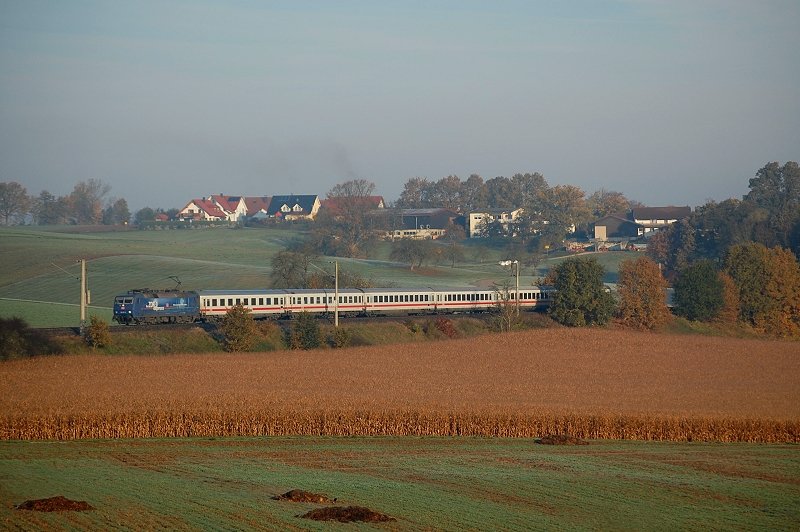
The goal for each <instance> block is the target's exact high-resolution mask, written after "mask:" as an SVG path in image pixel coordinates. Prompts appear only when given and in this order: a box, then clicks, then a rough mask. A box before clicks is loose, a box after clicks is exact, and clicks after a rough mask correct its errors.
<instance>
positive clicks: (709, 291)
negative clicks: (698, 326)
mask: <svg viewBox="0 0 800 532" xmlns="http://www.w3.org/2000/svg"><path fill="white" fill-rule="evenodd" d="M724 288H725V287H724V285H723V281H722V279H721V278H720V276H719V274H718V273H717V269H716V267H715V266H714V264H713V263H712V262H711V261H709V260H701V261H699V262H696V263H694V264H693V265H691V266H689V267H688V268H686V269H685V270H683V271H682V272H681V273H680V275H679V276H678V279H677V280H676V281H675V295H674V297H673V300H674V302H675V314H677V315H678V316H683V317H684V318H686V319H687V320H693V321H711V320H712V319H714V318H715V317H716V316H717V315H718V314H719V311H720V310H721V309H722V306H723V304H724V297H723V296H724Z"/></svg>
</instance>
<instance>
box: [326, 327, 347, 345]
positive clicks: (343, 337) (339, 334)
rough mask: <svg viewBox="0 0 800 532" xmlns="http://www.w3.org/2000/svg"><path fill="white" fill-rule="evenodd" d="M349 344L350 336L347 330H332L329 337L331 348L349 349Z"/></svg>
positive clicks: (339, 328) (338, 328)
mask: <svg viewBox="0 0 800 532" xmlns="http://www.w3.org/2000/svg"><path fill="white" fill-rule="evenodd" d="M350 342H352V335H351V334H350V331H349V330H348V329H345V328H343V327H337V328H335V329H334V330H333V334H332V335H331V345H332V346H333V347H335V348H336V349H343V348H345V347H350Z"/></svg>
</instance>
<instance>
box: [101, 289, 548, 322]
mask: <svg viewBox="0 0 800 532" xmlns="http://www.w3.org/2000/svg"><path fill="white" fill-rule="evenodd" d="M553 292H554V290H553V289H552V287H544V286H541V287H537V286H531V287H525V288H520V289H519V302H518V304H519V307H520V309H534V310H541V309H545V308H547V307H548V306H549V305H550V302H551V300H552V295H553ZM338 297H339V300H338V305H337V303H336V301H335V299H336V294H335V292H334V290H333V289H329V288H319V289H270V290H267V289H256V290H200V291H197V292H195V291H181V290H148V289H143V290H131V291H129V292H127V293H125V294H121V295H118V296H117V297H116V298H115V299H114V317H113V319H114V321H116V322H118V323H121V324H126V325H134V324H144V323H148V324H155V323H192V322H195V321H203V320H206V321H211V320H214V319H219V318H222V317H223V316H225V314H226V313H227V312H228V311H229V310H230V309H231V308H232V307H234V306H236V305H242V306H243V307H245V308H247V309H248V310H249V311H250V313H251V315H252V316H253V318H255V319H267V318H273V319H275V318H285V317H291V315H292V314H295V313H300V312H309V313H312V314H318V315H333V314H334V313H335V312H338V313H339V314H340V315H342V316H389V315H419V314H455V313H478V312H489V311H493V310H496V309H497V308H498V307H499V306H500V305H502V304H503V303H504V297H503V296H502V295H501V293H500V292H498V291H494V290H490V289H482V288H454V289H436V290H434V289H431V288H410V289H400V288H364V289H354V288H345V289H340V290H339V293H338ZM505 299H507V301H505V303H507V304H512V305H516V304H517V300H516V291H515V290H513V289H512V290H510V291H509V294H508V298H505Z"/></svg>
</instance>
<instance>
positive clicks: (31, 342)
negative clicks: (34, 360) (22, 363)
mask: <svg viewBox="0 0 800 532" xmlns="http://www.w3.org/2000/svg"><path fill="white" fill-rule="evenodd" d="M59 351H60V348H59V346H58V345H56V344H54V343H53V342H52V341H51V340H50V339H49V338H47V337H46V336H44V335H42V334H41V333H39V332H38V331H36V330H34V329H31V328H30V327H28V324H27V322H25V320H23V319H22V318H16V317H14V318H0V360H10V359H13V358H21V357H26V356H33V355H48V354H51V353H56V352H59Z"/></svg>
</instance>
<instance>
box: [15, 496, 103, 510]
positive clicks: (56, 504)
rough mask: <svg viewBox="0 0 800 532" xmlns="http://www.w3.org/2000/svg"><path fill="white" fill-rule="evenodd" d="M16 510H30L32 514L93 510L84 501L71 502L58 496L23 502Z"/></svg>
mask: <svg viewBox="0 0 800 532" xmlns="http://www.w3.org/2000/svg"><path fill="white" fill-rule="evenodd" d="M17 510H30V511H33V512H85V511H87V510H94V507H92V506H91V505H90V504H89V503H87V502H86V501H72V500H70V499H67V498H66V497H63V496H61V495H58V496H56V497H50V498H49V499H34V500H30V501H25V502H23V503H22V504H20V505H19V506H17Z"/></svg>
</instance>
